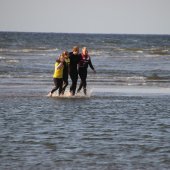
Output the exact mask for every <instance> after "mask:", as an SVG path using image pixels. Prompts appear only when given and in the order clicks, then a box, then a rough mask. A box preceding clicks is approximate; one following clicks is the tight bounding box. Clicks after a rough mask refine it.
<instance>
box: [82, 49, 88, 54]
mask: <svg viewBox="0 0 170 170" xmlns="http://www.w3.org/2000/svg"><path fill="white" fill-rule="evenodd" d="M82 54H83V55H87V54H88V51H87V47H83V48H82Z"/></svg>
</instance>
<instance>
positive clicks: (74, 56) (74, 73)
mask: <svg viewBox="0 0 170 170" xmlns="http://www.w3.org/2000/svg"><path fill="white" fill-rule="evenodd" d="M69 59H70V78H71V81H72V84H71V86H70V94H71V95H72V96H73V95H75V92H76V87H77V80H78V70H77V65H78V63H79V61H80V54H79V47H77V46H75V47H73V49H72V52H70V53H69Z"/></svg>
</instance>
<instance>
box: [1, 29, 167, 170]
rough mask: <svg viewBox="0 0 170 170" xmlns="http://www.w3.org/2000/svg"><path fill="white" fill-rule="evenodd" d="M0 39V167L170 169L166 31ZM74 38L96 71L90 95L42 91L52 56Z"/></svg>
mask: <svg viewBox="0 0 170 170" xmlns="http://www.w3.org/2000/svg"><path fill="white" fill-rule="evenodd" d="M0 40H1V41H0V143H1V145H0V169H4V170H11V169H12V170H13V169H14V170H18V169H24V170H25V169H26V170H30V169H33V170H34V169H35V170H37V169H42V170H43V169H44V170H48V169H49V170H51V169H61V170H62V169H68V170H70V169H73V170H75V169H80V170H82V169H84V170H85V169H92V170H93V169H96V170H99V169H101V170H107V169H108V170H110V169H111V170H112V169H113V170H122V169H127V170H131V169H135V170H136V169H140V170H143V169H147V170H155V169H156V170H157V169H158V170H164V169H170V135H169V134H170V115H169V114H170V106H169V103H170V67H169V66H170V46H169V44H170V36H168V35H167V36H158V35H157V36H156V35H155V36H154V35H152V36H147V35H98V34H97V35H91V34H35V33H2V32H1V33H0ZM75 44H79V45H80V47H82V46H87V47H88V48H89V52H90V56H91V59H92V61H93V64H94V66H95V68H96V71H97V74H93V73H92V71H91V70H90V69H89V72H88V77H87V83H88V96H87V97H84V96H83V94H80V95H79V96H77V97H75V98H74V97H72V98H69V97H68V96H65V97H53V98H49V97H47V96H46V95H47V94H48V92H49V91H50V90H51V89H52V87H53V81H52V74H53V67H54V61H55V59H56V57H57V56H58V55H59V54H60V53H61V52H62V51H63V50H64V49H67V50H71V48H72V46H74V45H75ZM69 83H70V80H69ZM78 83H79V82H78ZM68 89H69V87H68ZM68 89H67V90H68Z"/></svg>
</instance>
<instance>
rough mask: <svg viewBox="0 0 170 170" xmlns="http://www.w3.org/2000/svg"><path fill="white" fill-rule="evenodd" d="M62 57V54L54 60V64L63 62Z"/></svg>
mask: <svg viewBox="0 0 170 170" xmlns="http://www.w3.org/2000/svg"><path fill="white" fill-rule="evenodd" d="M64 59H65V58H64V55H63V54H61V55H60V56H59V57H58V59H57V60H56V62H64Z"/></svg>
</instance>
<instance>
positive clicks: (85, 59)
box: [77, 47, 96, 95]
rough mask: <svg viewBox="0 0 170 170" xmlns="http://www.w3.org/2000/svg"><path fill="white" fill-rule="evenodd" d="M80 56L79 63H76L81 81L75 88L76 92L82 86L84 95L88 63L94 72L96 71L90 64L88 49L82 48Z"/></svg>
mask: <svg viewBox="0 0 170 170" xmlns="http://www.w3.org/2000/svg"><path fill="white" fill-rule="evenodd" d="M80 56H81V57H80V61H79V64H78V73H79V76H80V79H81V82H80V85H79V88H78V90H77V93H79V92H80V90H81V89H82V87H83V92H84V94H85V95H86V93H87V90H86V86H87V83H86V78H87V68H88V65H89V66H90V68H91V69H92V70H93V71H94V73H96V71H95V69H94V67H93V65H92V62H91V59H90V56H89V55H88V51H87V48H86V47H83V48H82V53H81V55H80Z"/></svg>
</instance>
